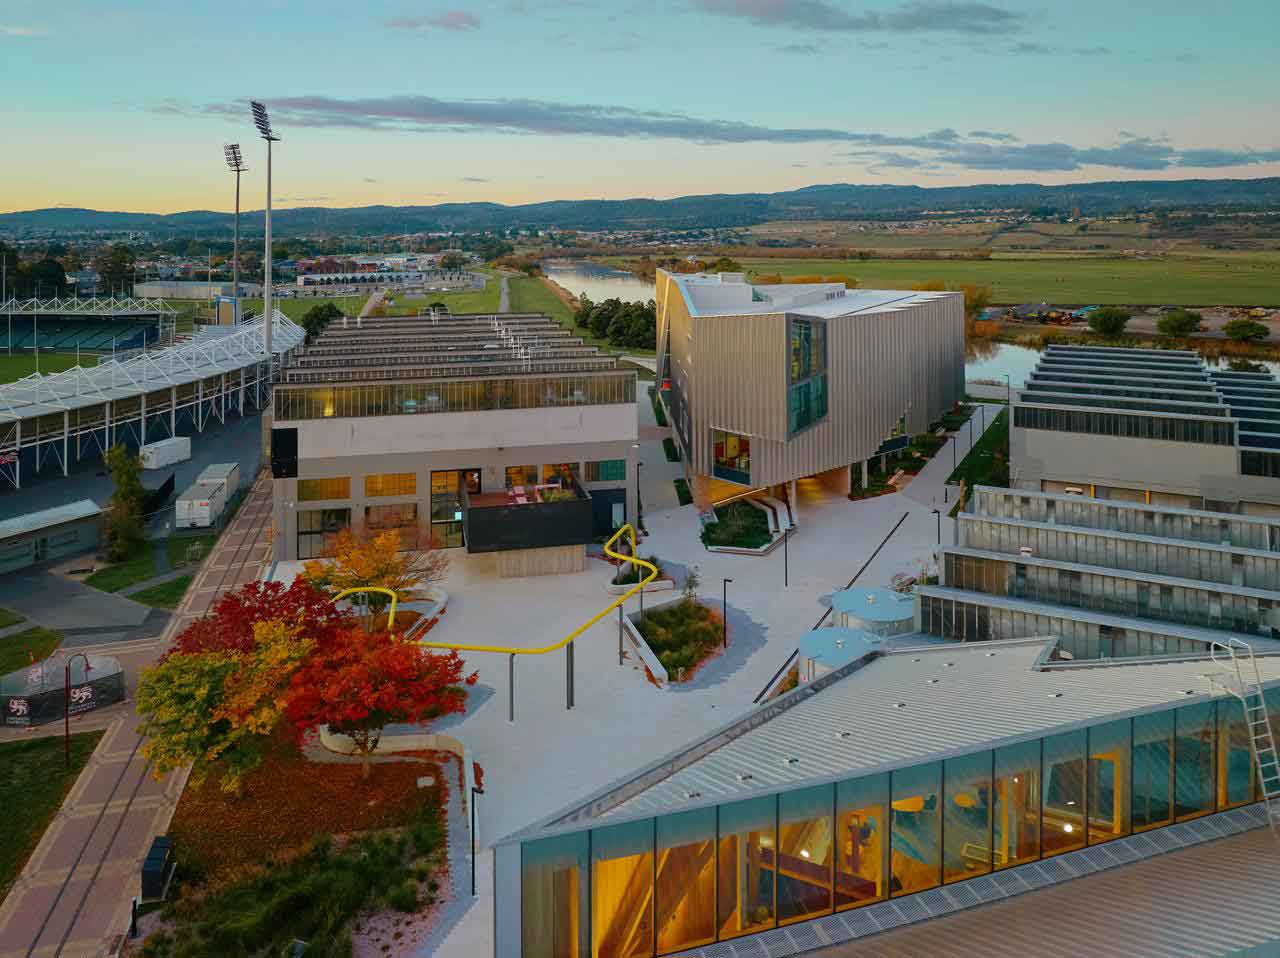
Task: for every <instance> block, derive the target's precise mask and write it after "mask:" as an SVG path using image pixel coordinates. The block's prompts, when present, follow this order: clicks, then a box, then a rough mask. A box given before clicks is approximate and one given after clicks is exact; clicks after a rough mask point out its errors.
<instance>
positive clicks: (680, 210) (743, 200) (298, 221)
mask: <svg viewBox="0 0 1280 958" xmlns="http://www.w3.org/2000/svg"><path fill="white" fill-rule="evenodd" d="M1161 208H1164V209H1174V208H1176V209H1236V210H1274V211H1280V177H1269V178H1266V179H1252V180H1229V179H1218V180H1129V181H1110V182H1097V183H1073V184H1067V185H1062V186H1044V185H1041V184H1037V183H1019V184H1007V185H1005V184H990V185H980V186H943V187H923V186H879V185H856V184H849V183H832V184H826V185H818V186H807V187H804V188H802V189H798V190H788V191H785V192H781V193H717V194H709V195H704V196H681V197H677V198H674V199H669V200H655V199H627V200H554V201H549V202H543V203H528V204H523V205H517V206H504V205H502V204H500V203H442V204H438V205H435V206H362V207H353V208H346V209H330V208H325V207H297V208H291V209H279V210H276V211H274V213H273V216H272V230H273V232H274V233H276V234H277V235H280V236H288V235H294V236H297V235H314V234H317V233H321V234H333V233H341V234H348V235H350V234H356V235H375V234H395V233H418V232H429V231H439V230H453V231H479V230H493V229H510V228H513V227H519V228H540V229H547V228H557V229H580V230H601V229H653V228H658V229H697V228H717V227H719V228H724V227H735V226H751V225H754V224H757V223H762V222H767V221H769V220H828V219H833V220H834V219H886V218H894V217H900V216H915V215H918V214H921V213H925V212H929V211H940V210H949V211H955V210H978V211H989V210H1010V209H1012V210H1024V211H1028V212H1031V211H1055V210H1056V211H1061V212H1064V213H1065V212H1070V211H1075V210H1079V211H1080V212H1081V213H1083V214H1085V215H1101V214H1107V213H1118V212H1123V211H1127V210H1134V209H1137V210H1148V209H1161ZM261 223H262V211H261V210H256V211H250V212H245V213H242V214H241V228H242V230H246V231H248V232H250V233H253V232H255V231H256V232H261ZM231 226H232V216H231V214H230V213H221V212H214V211H210V210H193V211H190V212H185V213H169V214H158V213H128V212H107V211H102V210H90V209H74V208H67V207H54V208H50V209H39V210H27V211H24V212H16V213H3V214H0V234H3V233H7V234H10V235H16V236H23V235H40V234H50V233H92V232H102V233H119V232H127V231H144V232H150V233H153V234H160V235H164V234H174V235H195V234H200V235H205V236H207V235H209V234H211V233H221V232H227V233H229V232H230V231H231Z"/></svg>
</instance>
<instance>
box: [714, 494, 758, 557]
mask: <svg viewBox="0 0 1280 958" xmlns="http://www.w3.org/2000/svg"><path fill="white" fill-rule="evenodd" d="M716 518H717V519H718V520H719V521H718V522H713V523H711V524H710V525H707V526H703V528H702V543H703V545H708V546H732V547H734V548H738V549H759V548H761V547H762V546H767V545H768V544H769V543H770V542H772V541H773V536H772V535H771V534H770V532H769V517H768V515H766V514H765V511H764V510H763V509H757V508H756V507H755V506H749V505H747V504H746V503H745V502H742V501H741V500H738V501H736V502H731V503H729V504H728V505H727V506H716Z"/></svg>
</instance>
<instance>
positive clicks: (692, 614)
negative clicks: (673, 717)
mask: <svg viewBox="0 0 1280 958" xmlns="http://www.w3.org/2000/svg"><path fill="white" fill-rule="evenodd" d="M636 627H637V629H639V631H640V634H641V635H643V636H644V640H645V642H646V643H647V644H648V646H649V648H650V649H652V650H653V654H654V655H656V656H657V657H658V661H659V662H661V663H662V667H663V668H664V669H666V670H667V676H668V677H669V678H670V679H671V681H673V682H680V681H685V680H688V679H689V678H690V677H691V676H692V674H693V670H694V669H695V668H696V667H697V666H698V665H699V664H700V663H701V662H702V661H703V659H706V658H707V657H708V656H710V655H711V654H712V653H714V652H715V651H716V649H718V648H720V647H722V646H723V645H724V619H722V618H721V617H720V616H719V615H717V614H716V613H715V612H713V611H712V610H711V609H709V608H707V607H706V606H705V605H702V604H701V603H700V602H691V601H689V600H687V599H684V600H681V601H679V602H673V603H671V604H670V605H665V606H663V607H662V608H660V609H655V610H654V611H652V612H646V613H645V614H644V618H643V619H641V620H640V622H639V623H638V624H637V626H636ZM682 669H683V670H684V671H683V673H682V672H681V670H682Z"/></svg>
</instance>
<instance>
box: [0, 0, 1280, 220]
mask: <svg viewBox="0 0 1280 958" xmlns="http://www.w3.org/2000/svg"><path fill="white" fill-rule="evenodd" d="M1278 35H1280V3H1276V2H1275V0H1223V2H1221V3H1218V4H1213V5H1205V4H1193V3H1183V2H1176V0H1126V2H1116V0H1075V2H1073V3H1071V4H1064V3H1051V2H1040V3H1033V2H1025V0H990V2H986V0H976V2H970V0H963V2H952V0H918V2H906V3H902V2H897V0H886V2H862V0H856V2H855V0H648V2H630V0H617V2H605V0H557V2H538V0H446V2H443V3H434V2H419V0H370V2H366V3H344V4H338V3H332V2H328V0H318V2H308V3H305V4H304V3H296V2H292V0H253V2H250V0H222V2H221V3H217V4H198V5H197V4H188V3H181V2H178V3H175V2H173V0H166V2H163V3H161V2H158V0H98V2H87V0H63V2H58V3H50V2H48V0H42V2H36V0H0V88H2V89H3V90H4V91H5V95H4V98H3V106H0V118H2V120H3V128H4V135H3V138H2V142H3V143H4V148H3V162H4V176H3V177H2V178H0V211H12V210H23V209H34V208H40V207H48V206H84V207H91V208H95V209H114V210H138V211H151V212H173V211H178V210H189V209H228V208H229V207H230V205H231V202H232V178H231V176H230V174H229V173H228V172H227V171H226V169H225V165H224V163H223V159H222V145H223V143H225V142H230V141H234V140H238V141H239V142H240V143H241V144H242V146H243V148H244V152H245V155H246V158H247V161H248V164H249V166H250V173H249V174H248V175H247V177H246V180H245V184H244V185H245V202H244V205H245V206H246V208H248V207H259V206H261V205H262V202H263V199H264V192H263V191H264V185H265V181H264V177H263V172H264V171H263V153H264V150H263V144H262V143H261V141H259V140H257V139H255V134H254V130H253V126H252V124H251V122H250V119H249V112H248V105H247V101H248V99H249V98H250V97H254V98H259V99H262V100H264V101H265V102H266V103H267V105H268V107H269V108H270V110H271V112H272V117H273V119H274V121H275V125H276V127H277V132H278V133H279V134H280V136H281V137H282V142H281V143H280V144H278V145H277V147H276V154H275V156H276V162H275V194H276V196H275V200H276V203H277V204H278V205H280V206H363V205H368V204H389V205H407V204H415V205H417V204H423V205H425V204H434V203H441V202H465V201H492V202H498V203H525V202H532V201H538V200H548V199H579V198H598V197H605V198H615V199H616V198H625V197H632V196H655V197H671V196H680V195H686V194H696V193H712V192H752V191H759V192H773V191H776V190H785V189H792V188H795V187H800V186H805V185H809V184H813V183H833V182H850V183H885V184H887V183H914V184H919V185H923V186H932V185H947V184H963V183H981V182H1026V181H1036V182H1043V183H1062V182H1071V181H1084V180H1099V179H1136V178H1167V179H1181V178H1190V177H1220V176H1231V177H1256V176H1276V175H1280V96H1277V94H1276V89H1277V87H1276V81H1277V66H1276V61H1275V51H1274V44H1275V38H1276V36H1278Z"/></svg>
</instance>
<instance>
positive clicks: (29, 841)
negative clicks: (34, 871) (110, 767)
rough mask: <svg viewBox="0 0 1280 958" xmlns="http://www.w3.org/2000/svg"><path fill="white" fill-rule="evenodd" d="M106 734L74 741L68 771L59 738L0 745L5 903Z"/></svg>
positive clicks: (1, 891) (0, 880) (0, 885)
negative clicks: (100, 740) (4, 810)
mask: <svg viewBox="0 0 1280 958" xmlns="http://www.w3.org/2000/svg"><path fill="white" fill-rule="evenodd" d="M100 738H102V732H100V731H98V732H79V733H77V734H75V735H72V736H71V767H70V768H65V767H64V765H63V758H62V749H63V745H62V739H61V738H60V737H53V738H38V739H31V740H30V741H26V742H5V743H4V744H0V768H3V769H4V774H3V775H0V808H4V809H6V814H5V815H3V816H0V899H2V898H4V896H5V895H6V894H7V893H8V891H9V888H10V887H11V886H12V885H13V883H14V881H16V880H17V878H18V875H19V873H20V872H21V871H22V866H23V865H25V864H26V861H27V859H28V858H29V857H30V855H31V852H32V850H34V849H35V847H36V844H37V843H38V842H39V841H40V836H41V835H43V834H44V830H45V828H47V827H48V825H49V822H50V821H52V820H53V816H54V815H55V814H56V813H57V811H58V808H59V807H60V806H61V805H62V800H63V799H64V798H65V797H66V795H67V792H69V791H70V790H71V786H72V785H73V784H75V780H76V777H77V776H78V775H79V774H80V770H81V769H82V768H84V765H85V763H86V762H87V761H89V756H90V755H92V754H93V750H94V749H95V748H97V746H98V740H99V739H100Z"/></svg>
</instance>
